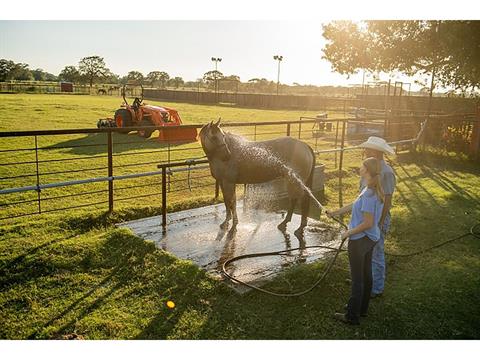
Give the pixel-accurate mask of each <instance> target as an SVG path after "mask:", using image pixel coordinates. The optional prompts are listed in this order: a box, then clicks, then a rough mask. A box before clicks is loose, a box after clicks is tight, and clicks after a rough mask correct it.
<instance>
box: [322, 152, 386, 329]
mask: <svg viewBox="0 0 480 360" xmlns="http://www.w3.org/2000/svg"><path fill="white" fill-rule="evenodd" d="M380 172H381V163H380V161H379V160H378V159H376V158H373V157H370V158H367V159H365V160H364V161H363V163H362V166H361V167H360V176H361V177H362V179H363V181H364V182H365V184H366V187H365V188H364V189H363V190H362V192H361V193H360V195H358V197H357V199H356V200H355V201H354V202H353V203H351V204H349V205H346V206H344V207H343V208H341V209H338V210H336V211H330V210H327V212H326V213H327V215H328V216H340V215H343V214H345V213H347V212H351V213H352V216H351V219H350V223H349V225H348V230H347V231H345V232H344V233H343V234H342V239H346V238H348V259H349V262H350V275H351V278H352V289H351V295H350V300H349V301H348V304H347V306H346V310H347V312H346V313H336V314H335V318H336V319H337V320H340V321H342V322H344V323H347V324H353V325H358V324H359V323H360V316H366V314H367V310H368V304H369V302H370V293H371V290H372V251H373V248H374V247H375V245H376V243H377V242H378V241H379V239H380V227H379V222H380V218H381V216H382V212H383V202H384V194H383V189H382V184H381V181H380Z"/></svg>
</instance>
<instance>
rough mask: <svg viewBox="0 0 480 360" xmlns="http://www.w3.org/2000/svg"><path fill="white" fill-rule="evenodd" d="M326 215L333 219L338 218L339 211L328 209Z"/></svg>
mask: <svg viewBox="0 0 480 360" xmlns="http://www.w3.org/2000/svg"><path fill="white" fill-rule="evenodd" d="M325 215H327V216H328V217H330V218H332V217H334V216H338V211H334V210H330V209H327V210H325Z"/></svg>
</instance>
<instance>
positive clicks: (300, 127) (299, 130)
mask: <svg viewBox="0 0 480 360" xmlns="http://www.w3.org/2000/svg"><path fill="white" fill-rule="evenodd" d="M301 137H302V118H301V117H300V122H299V123H298V139H300V138H301Z"/></svg>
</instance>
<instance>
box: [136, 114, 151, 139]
mask: <svg viewBox="0 0 480 360" xmlns="http://www.w3.org/2000/svg"><path fill="white" fill-rule="evenodd" d="M140 126H153V124H152V122H151V121H150V120H148V119H146V118H143V119H142V122H141V123H140ZM154 131H155V130H141V131H139V132H138V133H139V134H140V136H143V137H144V138H145V139H148V138H149V137H150V136H152V134H153V132H154Z"/></svg>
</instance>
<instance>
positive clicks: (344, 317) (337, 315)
mask: <svg viewBox="0 0 480 360" xmlns="http://www.w3.org/2000/svg"><path fill="white" fill-rule="evenodd" d="M334 318H335V320H338V321H341V322H343V323H344V324H348V325H360V321H358V320H353V319H349V318H348V317H347V314H344V313H335V315H334Z"/></svg>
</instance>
